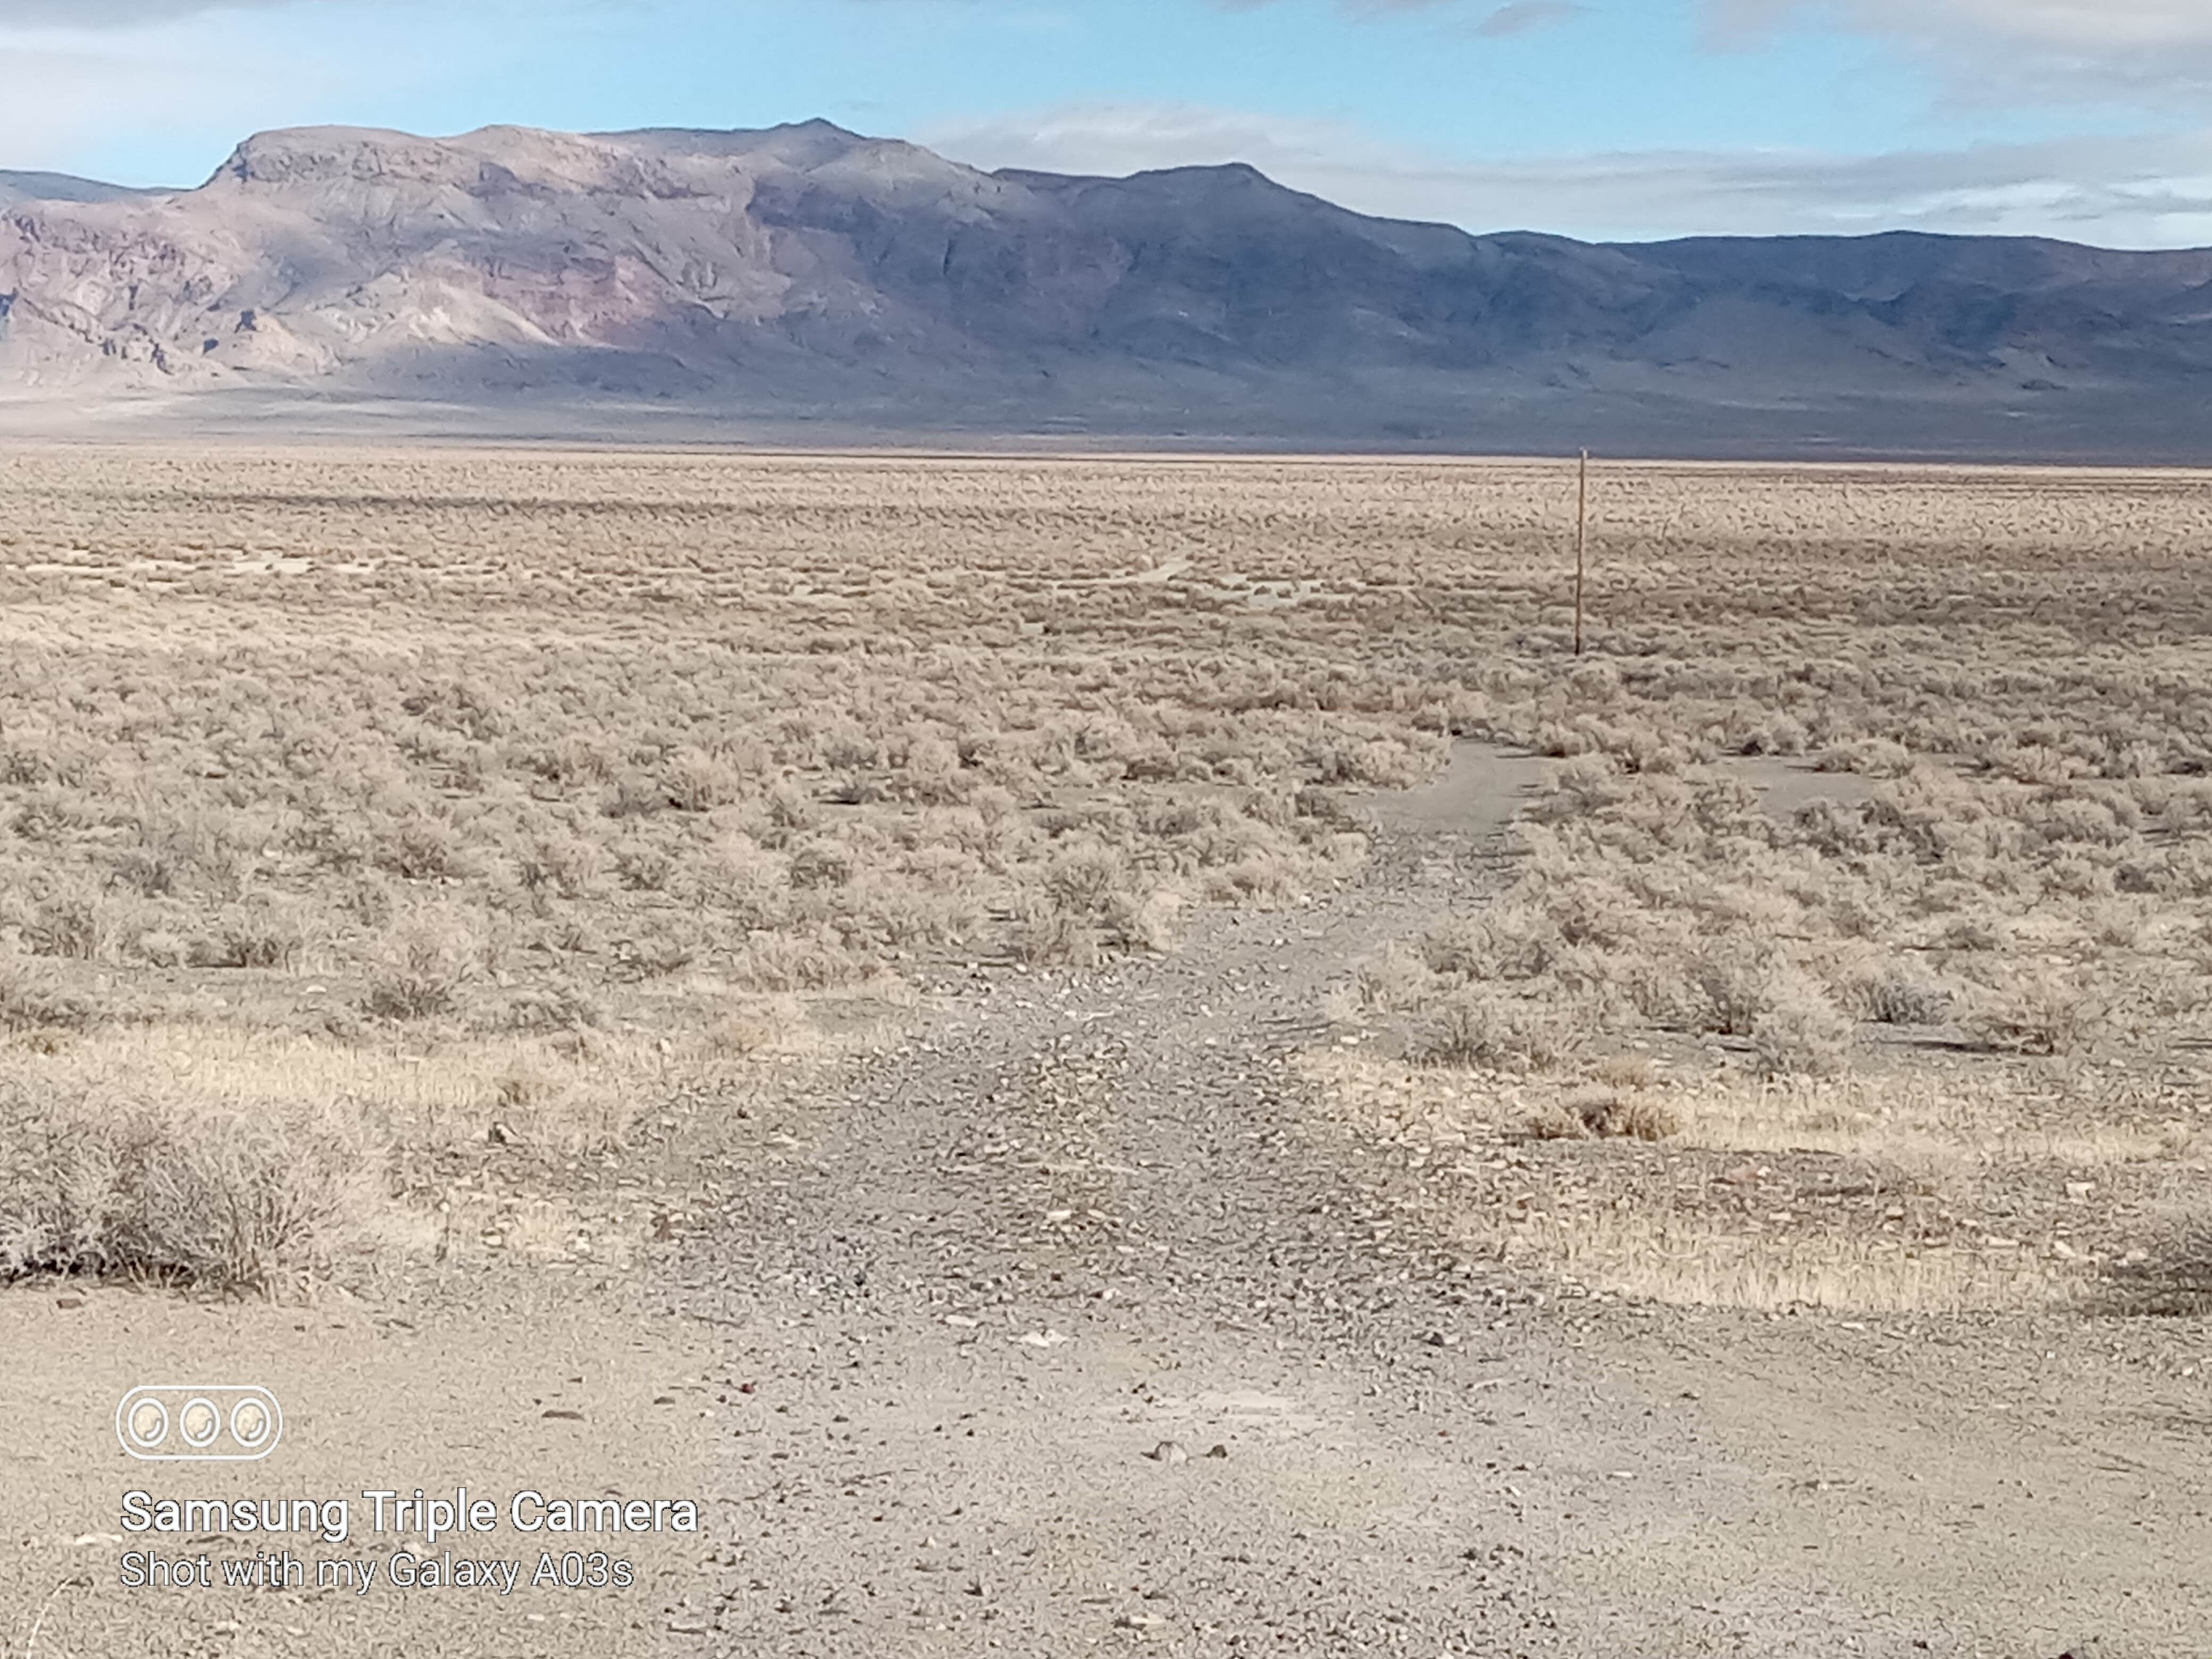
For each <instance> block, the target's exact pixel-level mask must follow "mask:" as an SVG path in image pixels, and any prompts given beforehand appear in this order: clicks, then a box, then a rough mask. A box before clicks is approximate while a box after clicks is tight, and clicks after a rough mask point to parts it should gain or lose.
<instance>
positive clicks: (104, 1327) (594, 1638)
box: [0, 1269, 723, 1659]
mask: <svg viewBox="0 0 2212 1659" xmlns="http://www.w3.org/2000/svg"><path fill="white" fill-rule="evenodd" d="M73 1298H81V1299H82V1305H78V1306H74V1307H69V1306H64V1305H63V1304H64V1302H65V1301H66V1300H69V1299H73ZM0 1308H3V1309H4V1310H0V1319H4V1321H5V1323H6V1330H7V1340H5V1341H4V1342H0V1422H3V1423H4V1425H5V1426H4V1429H0V1491H4V1492H5V1494H6V1503H7V1513H6V1516H5V1520H4V1522H0V1654H5V1655H8V1656H9V1659H18V1656H28V1655H29V1654H31V1653H32V1652H33V1651H35V1652H36V1653H37V1654H38V1655H40V1656H46V1659H64V1656H66V1659H94V1656H116V1659H122V1656H136V1655H141V1654H143V1655H148V1656H163V1659H171V1656H175V1659H183V1656H203V1655H214V1656H225V1659H228V1656H240V1659H243V1656H258V1655H278V1654H344V1655H355V1654H359V1655H379V1656H386V1655H388V1656H400V1655H410V1656H412V1655H425V1654H436V1655H440V1656H454V1659H459V1656H480V1659H532V1656H538V1655H545V1654H555V1653H558V1654H572V1653H573V1654H592V1655H610V1656H612V1655H623V1656H627V1655H633V1654H647V1653H652V1652H654V1651H656V1650H657V1645H658V1643H659V1640H661V1639H664V1638H665V1634H666V1631H665V1626H666V1623H667V1620H666V1618H665V1616H660V1615H661V1610H662V1609H665V1608H667V1607H672V1606H675V1605H677V1604H678V1603H680V1601H682V1599H683V1597H684V1595H686V1594H688V1593H690V1592H691V1591H692V1590H693V1589H694V1586H695V1584H696V1581H697V1578H698V1574H699V1570H700V1566H701V1564H702V1561H703V1559H705V1557H706V1555H707V1554H708V1552H709V1550H710V1549H711V1547H712V1542H711V1537H710V1536H709V1535H708V1534H697V1535H692V1536H684V1535H680V1534H671V1533H663V1534H647V1535H645V1536H642V1537H625V1538H621V1539H616V1540H594V1541H591V1543H601V1542H605V1543H611V1545H612V1549H611V1552H610V1553H612V1554H617V1555H622V1556H626V1557H628V1558H629V1559H631V1560H632V1561H634V1562H635V1567H636V1572H637V1583H635V1585H634V1587H633V1588H631V1589H629V1590H628V1591H625V1592H623V1593H622V1594H620V1595H616V1594H614V1593H612V1592H611V1591H605V1590H589V1589H576V1590H567V1589H553V1588H550V1587H545V1588H541V1589H537V1590H534V1591H533V1590H532V1589H530V1588H529V1586H528V1584H527V1582H526V1581H525V1583H523V1584H522V1586H521V1587H520V1588H519V1589H517V1590H516V1591H515V1592H514V1594H513V1595H511V1596H509V1597H507V1598H505V1599H501V1598H499V1597H496V1596H495V1595H491V1594H490V1593H489V1592H486V1591H483V1590H477V1589H435V1590H433V1589H392V1588H389V1587H387V1586H386V1585H385V1584H384V1583H382V1582H381V1580H380V1582H379V1583H377V1585H376V1586H375V1587H374V1589H372V1590H371V1591H370V1593H369V1594H368V1595H365V1596H356V1595H354V1594H353V1593H351V1592H350V1591H349V1590H344V1589H326V1590H319V1589H317V1588H316V1587H315V1584H314V1582H313V1577H312V1576H310V1577H309V1579H308V1581H307V1585H306V1587H305V1588H304V1589H260V1590H248V1589H225V1588H221V1587H218V1588H216V1589H208V1590H180V1589H153V1588H125V1587H124V1586H123V1585H122V1584H121V1583H120V1582H119V1581H120V1575H121V1563H122V1558H123V1555H124V1553H125V1551H126V1550H132V1551H137V1550H141V1549H144V1548H149V1547H151V1548H155V1549H158V1550H160V1552H161V1553H162V1554H163V1555H164V1556H165V1557H170V1558H178V1557H182V1558H195V1557H197V1556H198V1555H200V1554H202V1553H209V1554H212V1555H215V1556H216V1557H222V1556H226V1555H228V1556H234V1557H246V1556H251V1555H252V1554H254V1553H256V1550H257V1548H268V1549H272V1550H273V1549H277V1548H285V1549H289V1550H290V1551H291V1553H294V1554H295V1555H298V1556H301V1557H303V1558H309V1559H313V1558H316V1557H322V1558H326V1559H335V1558H339V1557H349V1558H363V1557H368V1558H374V1559H377V1560H379V1561H380V1562H381V1563H387V1564H388V1562H389V1560H390V1559H391V1558H392V1555H393V1554H394V1553H395V1552H396V1551H397V1550H398V1549H399V1548H401V1547H405V1548H407V1549H409V1550H410V1551H411V1552H412V1553H416V1554H417V1555H431V1556H441V1555H442V1554H443V1553H444V1552H445V1551H446V1550H447V1549H452V1550H453V1551H454V1553H456V1554H457V1555H466V1556H471V1557H487V1556H500V1557H506V1558H511V1559H520V1560H522V1561H523V1562H524V1564H525V1574H526V1578H527V1574H528V1573H529V1571H531V1569H532V1568H533V1567H534V1566H535V1565H536V1558H537V1553H538V1549H537V1547H534V1546H533V1545H532V1541H529V1540H526V1539H522V1538H520V1537H519V1536H518V1534H515V1533H513V1532H512V1531H509V1530H508V1529H507V1528H505V1527H504V1526H502V1527H501V1530H500V1531H499V1532H498V1533H496V1534H491V1535H490V1536H489V1537H470V1536H465V1535H462V1536H456V1537H454V1538H451V1539H443V1538H441V1540H439V1541H438V1542H437V1544H436V1545H435V1547H429V1546H426V1545H425V1544H424V1543H423V1541H422V1540H421V1538H420V1537H416V1538H413V1539H411V1540H410V1539H403V1538H400V1537H398V1536H396V1535H387V1536H386V1537H383V1538H378V1537H375V1536H374V1535H373V1534H371V1533H370V1530H369V1523H368V1504H367V1503H366V1502H365V1501H364V1500H363V1499H362V1497H361V1494H362V1492H365V1491H368V1490H370V1489H373V1488H374V1489H385V1490H390V1491H395V1492H403V1493H411V1492H413V1490H414V1489H415V1488H416V1487H417V1486H421V1487H422V1488H424V1489H425V1490H426V1491H428V1492H431V1493H434V1494H435V1493H437V1492H439V1491H440V1489H441V1487H442V1488H443V1492H444V1495H445V1496H447V1497H451V1496H452V1495H453V1488H454V1487H455V1486H467V1487H468V1488H469V1489H470V1492H471V1496H472V1497H476V1496H489V1497H491V1498H494V1499H495V1501H497V1502H498V1504H500V1507H501V1511H502V1516H503V1514H504V1511H505V1510H506V1506H507V1498H509V1497H510V1496H511V1495H512V1494H513V1493H514V1492H520V1491H524V1490H534V1491H538V1492H543V1493H544V1494H545V1495H546V1496H548V1497H552V1496H556V1495H567V1496H573V1497H578V1498H600V1497H605V1496H610V1495H614V1494H620V1495H622V1496H624V1497H647V1498H658V1497H665V1498H682V1497H690V1498H703V1497H705V1496H706V1488H707V1486H708V1479H707V1473H706V1466H707V1453H708V1448H709V1447H710V1445H711V1443H712V1437H713V1431H714V1423H713V1421H712V1420H711V1413H713V1412H714V1411H716V1410H718V1409H719V1407H716V1405H715V1403H714V1401H715V1397H716V1395H719V1394H720V1393H721V1392H722V1391H723V1384H722V1383H720V1380H719V1372H718V1369H717V1368H718V1365H719V1364H720V1358H719V1355H718V1353H717V1351H716V1349H715V1347H714V1346H713V1345H712V1344H709V1343H707V1342H704V1341H702V1340H700V1332H699V1329H698V1328H697V1327H696V1326H692V1325H690V1324H689V1323H688V1322H674V1321H668V1320H656V1319H646V1318H641V1317H640V1316H639V1315H638V1311H637V1310H636V1308H635V1302H634V1298H633V1297H631V1295H630V1294H629V1290H628V1287H626V1286H625V1285H622V1284H619V1283H609V1282H608V1281H607V1279H606V1276H605V1274H603V1273H586V1274H578V1275H568V1274H562V1275H559V1276H555V1277H550V1278H549V1277H548V1276H547V1275H545V1274H544V1273H537V1274H526V1273H518V1272H515V1271H513V1270H506V1269H492V1270H486V1271H478V1272H477V1273H472V1274H471V1275H470V1276H469V1277H468V1279H466V1280H465V1281H464V1280H461V1279H458V1278H456V1279H448V1280H446V1281H444V1282H439V1281H437V1280H435V1279H426V1280H424V1281H423V1282H422V1283H420V1284H418V1285H416V1286H415V1287H414V1288H413V1290H412V1291H411V1292H410V1293H408V1294H405V1295H404V1296H396V1297H386V1298H384V1299H383V1300H382V1301H380V1302H379V1303H357V1302H355V1301H352V1300H350V1299H349V1298H346V1297H337V1296H331V1297H326V1298H325V1299H324V1300H323V1301H322V1302H320V1303H319V1304H315V1305H313V1306H307V1307H286V1306H275V1305H270V1304H266V1303H245V1304H218V1303H206V1302H192V1301H185V1300H182V1299H179V1298H178V1297H173V1296H171V1295H169V1294H167V1293H164V1292H161V1291H149V1292H141V1291H134V1290H131V1289H128V1288H124V1287H109V1288H103V1287H98V1286H95V1287H91V1288H85V1287H81V1286H67V1287H62V1288H59V1289H58V1288H56V1287H55V1286H53V1285H45V1286H26V1287H18V1288H16V1289H15V1290H12V1291H8V1292H6V1293H5V1300H4V1304H0ZM170 1382H191V1383H217V1382H237V1383H258V1384H260V1385H262V1386H264V1387H265V1388H267V1389H270V1390H271V1391H272V1392H273V1393H275V1395H276V1397H277V1399H278V1401H280V1402H281V1404H282V1406H283V1410H284V1413H285V1425H284V1433H283V1439H282V1441H281V1442H280V1443H279V1444H278V1445H277V1446H276V1449H274V1450H273V1451H272V1452H270V1455H269V1456H268V1457H267V1458H266V1459H265V1460H264V1461H262V1462H255V1463H241V1464H232V1465H207V1464H203V1465H191V1464H181V1463H156V1462H136V1461H133V1460H132V1459H131V1458H129V1457H127V1456H125V1454H124V1453H123V1451H122V1450H121V1449H120V1448H119V1447H118V1444H117V1443H116V1438H115V1431H114V1426H113V1425H114V1413H115V1407H116V1402H117V1401H118V1400H119V1399H120V1398H121V1397H122V1396H123V1395H124V1394H125V1393H126V1392H128V1391H129V1390H130V1389H132V1388H134V1387H137V1386H139V1385H141V1384H147V1383H170ZM656 1401H666V1402H667V1403H665V1404H659V1403H656ZM549 1411H552V1412H563V1413H580V1417H567V1416H562V1417H550V1418H549V1417H547V1416H546V1415H545V1413H547V1412H549ZM132 1490H142V1491H144V1492H149V1494H152V1495H153V1496H155V1497H156V1498H159V1497H163V1496H167V1497H174V1498H248V1497H250V1498H279V1497H282V1498H296V1497H311V1498H316V1499H318V1500H320V1499H325V1498H338V1497H345V1498H349V1499H350V1507H351V1516H350V1526H349V1537H348V1538H347V1540H346V1541H345V1542H344V1543H343V1545H337V1544H327V1545H326V1544H323V1543H320V1542H318V1541H316V1540H314V1539H313V1538H312V1537H309V1536H303V1535H301V1534H276V1535H274V1536H271V1535H267V1534H254V1535H252V1536H249V1537H246V1538H234V1539H232V1540H228V1541H222V1540H208V1539H205V1538H200V1539H197V1540H192V1539H187V1538H184V1537H178V1536H173V1535H172V1536H161V1535H159V1534H139V1535H137V1536H133V1537H130V1538H128V1539H126V1538H125V1535H124V1532H123V1528H122V1524H121V1521H122V1500H123V1495H124V1493H125V1492H129V1491H132ZM539 1542H540V1543H542V1544H545V1545H550V1547H552V1548H554V1549H555V1550H556V1551H559V1550H562V1549H564V1548H565V1547H566V1543H565V1541H557V1540H552V1539H550V1538H541V1539H540V1541H539ZM586 1547H591V1544H586ZM34 1626H35V1627H36V1629H37V1631H38V1645H37V1647H36V1649H35V1650H33V1649H32V1648H31V1647H30V1646H29V1644H30V1641H31V1638H32V1632H33V1627H34Z"/></svg>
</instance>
